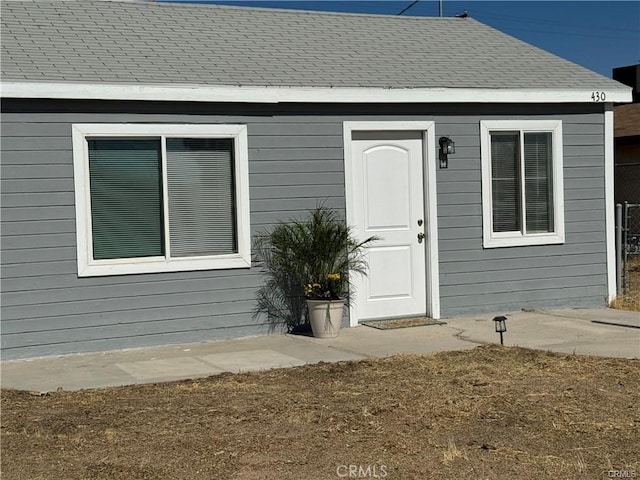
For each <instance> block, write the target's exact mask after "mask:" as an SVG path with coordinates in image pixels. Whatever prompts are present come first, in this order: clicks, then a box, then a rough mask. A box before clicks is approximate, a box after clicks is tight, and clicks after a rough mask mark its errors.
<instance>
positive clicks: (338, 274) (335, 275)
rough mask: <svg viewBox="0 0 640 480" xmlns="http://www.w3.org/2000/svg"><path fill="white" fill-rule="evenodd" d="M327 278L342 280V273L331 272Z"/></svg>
mask: <svg viewBox="0 0 640 480" xmlns="http://www.w3.org/2000/svg"><path fill="white" fill-rule="evenodd" d="M327 280H340V273H330V274H329V275H327Z"/></svg>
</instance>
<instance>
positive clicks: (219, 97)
mask: <svg viewBox="0 0 640 480" xmlns="http://www.w3.org/2000/svg"><path fill="white" fill-rule="evenodd" d="M631 91H632V89H631V88H611V87H605V88H593V89H587V88H572V89H548V88H544V89H532V88H521V89H517V88H504V89H503V88H500V89H491V88H441V87H437V88H371V87H334V88H329V87H281V86H278V87H274V86H226V85H211V86H209V85H139V84H138V85H135V84H106V83H101V84H90V83H58V82H55V83H45V82H19V81H15V82H7V81H5V82H2V84H1V89H0V95H1V96H2V97H4V98H42V99H44V98H49V99H76V100H134V101H135V100H145V101H175V102H237V103H627V102H631V100H632V94H631Z"/></svg>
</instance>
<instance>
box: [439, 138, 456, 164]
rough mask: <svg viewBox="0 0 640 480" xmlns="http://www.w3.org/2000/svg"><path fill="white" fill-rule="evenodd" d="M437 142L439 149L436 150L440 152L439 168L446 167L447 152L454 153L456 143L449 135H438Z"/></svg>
mask: <svg viewBox="0 0 640 480" xmlns="http://www.w3.org/2000/svg"><path fill="white" fill-rule="evenodd" d="M438 143H439V144H440V149H439V150H438V153H439V154H440V155H439V156H440V168H448V167H449V154H453V153H456V144H455V143H453V140H451V139H450V138H449V137H440V140H438Z"/></svg>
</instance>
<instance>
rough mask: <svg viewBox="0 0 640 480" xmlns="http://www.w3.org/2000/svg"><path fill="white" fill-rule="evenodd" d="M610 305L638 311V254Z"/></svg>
mask: <svg viewBox="0 0 640 480" xmlns="http://www.w3.org/2000/svg"><path fill="white" fill-rule="evenodd" d="M611 307H612V308H619V309H622V310H631V311H633V312H640V255H634V256H632V257H630V260H629V287H628V291H627V292H626V294H625V295H620V296H618V297H617V298H616V299H615V300H614V301H613V302H612V303H611ZM638 476H639V477H640V474H638Z"/></svg>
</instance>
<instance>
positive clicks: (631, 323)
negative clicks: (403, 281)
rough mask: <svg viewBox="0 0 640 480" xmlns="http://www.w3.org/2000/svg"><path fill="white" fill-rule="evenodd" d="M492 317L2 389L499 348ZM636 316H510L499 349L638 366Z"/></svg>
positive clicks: (27, 376)
mask: <svg viewBox="0 0 640 480" xmlns="http://www.w3.org/2000/svg"><path fill="white" fill-rule="evenodd" d="M492 318H493V315H480V316H472V317H464V318H450V319H447V320H446V321H447V324H446V325H430V326H421V327H414V328H401V329H397V330H377V329H374V328H370V327H366V326H359V327H355V328H345V329H342V330H341V331H340V335H339V336H338V337H336V338H331V339H318V338H313V337H308V336H300V335H265V336H259V337H249V338H242V339H237V340H223V341H217V342H201V343H190V344H181V345H167V346H161V347H151V348H140V349H131V350H116V351H109V352H98V353H86V354H73V355H63V356H57V357H43V358H35V359H24V360H10V361H3V362H1V363H0V368H1V374H2V376H1V379H2V386H3V387H9V388H17V389H22V390H31V391H37V392H47V391H54V390H57V389H63V390H79V389H84V388H98V387H109V386H116V385H132V384H136V383H149V382H165V381H171V380H177V379H188V378H199V377H207V376H210V375H215V374H219V373H221V372H225V371H226V372H241V371H248V370H264V369H270V368H280V367H290V366H297V365H304V364H311V363H318V362H338V361H343V360H361V359H366V358H376V357H386V356H389V355H395V354H400V353H416V354H432V353H435V352H441V351H447V350H462V349H470V348H474V347H476V346H478V345H482V344H495V343H499V336H498V334H496V332H495V330H494V323H493V321H492ZM637 324H640V314H638V313H637V312H624V311H620V310H609V309H572V310H569V309H565V310H554V311H548V312H540V311H536V312H515V313H511V314H508V316H507V332H506V334H505V337H504V340H505V345H512V346H521V347H528V348H537V349H541V350H549V351H554V352H562V353H569V354H588V355H600V356H606V357H622V358H640V329H638V328H635V325H637Z"/></svg>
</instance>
